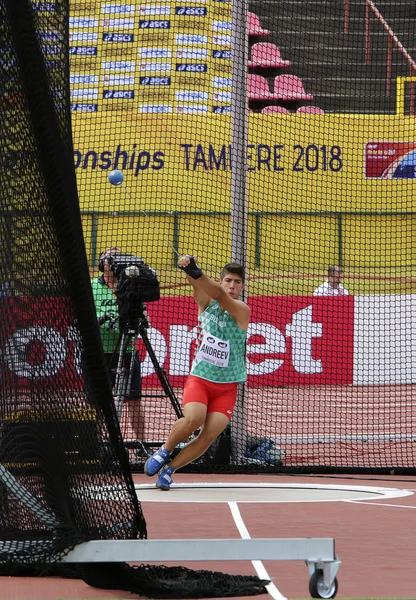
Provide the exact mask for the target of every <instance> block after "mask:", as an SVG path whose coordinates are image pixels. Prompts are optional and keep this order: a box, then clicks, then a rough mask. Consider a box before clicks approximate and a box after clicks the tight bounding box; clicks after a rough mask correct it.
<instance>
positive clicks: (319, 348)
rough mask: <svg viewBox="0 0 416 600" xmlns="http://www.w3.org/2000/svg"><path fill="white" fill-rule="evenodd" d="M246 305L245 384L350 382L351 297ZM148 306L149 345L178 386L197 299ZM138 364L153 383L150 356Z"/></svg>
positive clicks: (261, 300)
mask: <svg viewBox="0 0 416 600" xmlns="http://www.w3.org/2000/svg"><path fill="white" fill-rule="evenodd" d="M161 303H163V304H162V306H161ZM249 304H250V306H251V309H252V319H251V323H250V326H249V329H248V336H247V374H248V383H249V385H251V386H264V385H267V386H292V385H294V386H297V385H328V384H331V385H334V384H349V383H352V381H353V353H354V297H353V296H339V297H336V296H334V297H324V296H322V297H316V298H311V297H304V296H264V297H263V296H258V297H252V298H250V300H249ZM152 309H154V310H152ZM148 310H149V313H150V317H151V323H152V328H151V329H150V330H149V338H150V340H151V343H152V346H153V347H154V350H155V352H156V354H157V355H158V358H159V361H160V363H161V365H162V366H163V367H164V368H165V370H166V372H167V374H168V376H169V378H170V380H171V383H172V385H175V386H176V385H177V386H182V385H183V383H184V381H185V378H186V376H187V374H188V373H189V370H190V366H191V361H192V356H193V352H194V348H195V333H196V323H197V309H196V306H195V303H194V301H193V299H192V298H176V297H173V298H163V299H162V300H160V301H159V302H158V303H157V305H156V306H154V307H153V306H152V304H149V305H148ZM141 352H143V348H141ZM142 367H143V375H144V379H145V381H146V383H147V384H149V383H151V384H153V383H154V384H156V383H157V378H156V376H155V375H154V374H153V367H152V364H151V362H150V361H149V358H148V357H145V358H144V362H143V365H142Z"/></svg>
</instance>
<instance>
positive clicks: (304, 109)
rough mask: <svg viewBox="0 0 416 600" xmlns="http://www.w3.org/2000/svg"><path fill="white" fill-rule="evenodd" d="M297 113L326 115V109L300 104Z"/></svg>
mask: <svg viewBox="0 0 416 600" xmlns="http://www.w3.org/2000/svg"><path fill="white" fill-rule="evenodd" d="M296 114H298V115H301V114H303V115H305V114H309V115H324V114H325V111H324V110H323V109H322V108H319V106H299V108H298V109H297V111H296Z"/></svg>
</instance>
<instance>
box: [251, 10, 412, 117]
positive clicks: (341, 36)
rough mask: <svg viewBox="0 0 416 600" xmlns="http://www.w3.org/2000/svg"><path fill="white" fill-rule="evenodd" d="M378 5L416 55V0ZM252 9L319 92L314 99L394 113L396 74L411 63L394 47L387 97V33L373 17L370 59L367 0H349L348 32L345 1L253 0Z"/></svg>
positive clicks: (329, 107)
mask: <svg viewBox="0 0 416 600" xmlns="http://www.w3.org/2000/svg"><path fill="white" fill-rule="evenodd" d="M376 6H377V7H378V8H379V10H380V11H381V13H382V14H383V15H384V16H385V18H386V20H387V22H388V23H389V25H390V26H391V27H392V29H393V31H394V33H395V34H396V35H397V36H398V38H399V39H400V41H401V42H402V43H403V45H404V47H405V48H406V49H407V51H408V52H409V54H410V55H411V56H413V57H415V59H416V47H415V45H416V40H415V35H414V33H415V21H416V4H415V2H414V0H377V1H376ZM250 10H251V11H253V12H255V13H256V14H257V15H258V16H259V18H260V22H261V25H262V26H263V27H264V28H267V29H269V30H270V35H269V37H268V38H267V41H270V42H273V43H274V44H276V45H277V46H278V47H279V49H280V51H281V53H282V57H283V58H284V59H287V60H290V61H291V63H292V65H291V68H290V70H289V71H290V72H291V73H293V74H295V75H297V76H298V77H300V78H301V79H302V81H303V82H304V85H305V89H306V90H307V92H309V93H312V94H313V95H314V96H315V99H314V101H313V104H316V105H318V106H320V107H321V108H323V109H324V110H325V111H326V112H329V113H330V112H337V111H342V112H345V111H346V112H358V113H359V112H362V113H374V112H380V113H394V112H395V77H397V76H399V75H408V74H409V67H408V65H407V63H406V61H405V60H404V59H402V57H401V55H400V53H399V52H398V51H397V50H396V49H394V50H393V81H392V83H393V88H392V96H391V97H390V98H389V97H387V96H386V58H387V35H386V34H385V33H384V31H383V30H382V27H381V25H380V24H379V23H378V22H377V21H376V20H375V19H372V22H371V32H372V35H371V62H370V63H369V64H367V63H366V62H365V55H364V42H365V37H364V31H365V4H364V0H351V2H350V20H349V32H348V33H344V2H343V0H314V1H313V2H308V1H305V0H285V2H276V0H261V1H260V0H251V2H250ZM251 41H252V40H251ZM255 41H259V40H255ZM258 72H260V71H258ZM281 72H282V71H279V72H278V71H272V70H268V71H267V73H265V75H266V76H268V78H269V81H270V82H271V81H272V79H273V77H274V76H275V75H279V74H280V73H281Z"/></svg>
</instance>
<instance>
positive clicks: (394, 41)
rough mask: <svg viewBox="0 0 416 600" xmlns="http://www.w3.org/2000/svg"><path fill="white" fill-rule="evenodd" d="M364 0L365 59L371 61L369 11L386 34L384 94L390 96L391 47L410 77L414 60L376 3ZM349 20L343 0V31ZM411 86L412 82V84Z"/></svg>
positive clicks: (415, 66)
mask: <svg viewBox="0 0 416 600" xmlns="http://www.w3.org/2000/svg"><path fill="white" fill-rule="evenodd" d="M364 1H365V61H366V62H367V63H370V62H371V31H370V18H371V13H372V14H373V15H374V16H375V17H376V18H377V19H378V21H379V22H380V23H381V25H382V26H383V29H384V30H385V32H386V35H387V38H388V39H387V58H386V95H387V96H388V97H391V93H392V79H393V77H392V64H393V47H394V46H395V47H396V48H397V49H398V50H399V52H400V54H401V55H402V56H403V58H404V60H405V61H406V62H407V64H408V65H409V70H410V77H412V76H413V75H414V74H416V62H415V61H414V60H413V58H412V57H411V56H410V54H409V53H408V51H407V50H406V48H405V47H404V46H403V44H402V43H401V41H400V40H399V38H398V37H397V35H396V34H395V33H394V31H393V30H392V28H391V27H390V25H389V24H388V23H387V21H386V20H385V18H384V17H383V15H382V14H381V13H380V11H379V10H378V8H377V7H376V5H375V4H374V2H373V1H372V0H364ZM349 20H350V2H349V0H344V31H345V33H348V31H349ZM412 86H413V84H412ZM410 99H411V100H410V102H411V104H410V114H411V115H413V114H414V94H413V93H412V94H411V95H410Z"/></svg>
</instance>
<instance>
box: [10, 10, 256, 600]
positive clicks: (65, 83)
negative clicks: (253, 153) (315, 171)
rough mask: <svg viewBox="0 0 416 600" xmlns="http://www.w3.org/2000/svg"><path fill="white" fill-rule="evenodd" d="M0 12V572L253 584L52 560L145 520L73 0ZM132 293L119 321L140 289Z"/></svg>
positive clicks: (177, 584)
mask: <svg viewBox="0 0 416 600" xmlns="http://www.w3.org/2000/svg"><path fill="white" fill-rule="evenodd" d="M0 17H1V25H0V28H1V29H0V31H1V38H0V47H1V52H2V56H1V63H0V67H1V68H0V97H1V102H2V110H1V113H0V114H1V117H0V118H1V137H0V140H1V142H0V143H1V147H0V157H1V171H0V172H1V180H0V186H1V191H0V194H1V236H0V238H1V241H2V244H1V248H2V257H1V258H2V260H1V267H0V283H1V300H0V303H1V320H0V321H1V324H0V343H1V396H0V574H1V575H29V574H30V575H33V574H39V575H48V574H51V575H61V576H63V577H83V578H84V579H85V581H87V582H88V583H90V584H91V585H95V586H97V587H105V588H109V589H117V588H118V589H125V590H130V591H134V592H136V593H141V594H142V595H149V596H151V597H189V592H190V590H192V591H193V597H195V594H196V595H200V594H202V595H203V596H209V595H211V596H212V595H224V596H227V595H241V594H252V593H253V594H257V593H262V592H264V591H265V587H264V586H265V584H266V583H267V582H265V581H262V580H260V579H259V578H257V577H239V576H228V575H225V574H222V573H218V574H216V573H213V572H205V573H201V572H195V573H194V572H192V571H189V570H187V569H185V568H181V567H177V568H173V569H172V570H171V569H170V568H168V567H158V568H155V567H151V566H146V565H143V566H142V567H135V568H134V567H130V566H129V565H127V564H109V565H104V566H103V565H75V566H73V567H71V566H65V567H63V566H62V565H61V566H59V563H60V562H61V561H62V559H63V557H64V556H65V555H66V554H67V553H68V551H69V550H71V549H72V548H73V547H75V546H76V545H77V544H79V543H81V542H83V541H88V540H93V539H94V540H96V539H111V540H121V539H136V538H144V537H146V522H145V519H144V516H143V514H142V512H141V507H140V504H139V502H138V500H137V496H136V493H135V489H134V484H133V481H132V477H131V472H130V469H129V465H128V459H127V455H126V452H125V448H124V445H123V440H122V436H121V432H120V427H119V420H118V416H117V412H116V405H115V403H114V401H113V396H112V393H111V387H110V382H109V377H108V376H107V369H106V363H105V357H104V353H103V349H102V345H101V341H100V336H99V329H98V326H97V320H96V316H95V309H94V299H93V296H92V293H91V285H90V281H89V277H88V265H87V260H86V256H85V246H84V239H83V234H82V226H81V218H80V211H79V203H78V194H77V187H76V180H75V172H74V167H73V158H72V150H73V147H72V133H71V121H70V102H69V43H68V40H69V36H68V23H69V6H68V2H66V1H56V2H51V3H42V2H34V3H32V2H30V1H29V0H2V1H1V2H0ZM140 268H142V266H141V265H140ZM143 271H144V272H143V278H144V279H146V276H147V275H148V280H149V286H148V287H149V288H152V289H155V290H156V292H153V294H154V295H155V294H156V295H158V293H159V286H158V283H157V281H156V282H155V278H154V276H153V274H152V272H151V271H150V270H148V271H146V269H144V268H143ZM120 279H122V278H121V277H120ZM140 281H141V279H140ZM136 287H137V286H136ZM129 290H130V291H128V293H127V292H126V294H127V298H128V300H129V302H130V304H131V306H130V304H129V306H130V308H129V310H128V311H127V312H128V314H127V320H128V321H129V320H130V319H131V318H136V308H135V302H134V298H135V294H136V292H137V289H136V288H135V286H133V285H132V286H131V287H130V288H129ZM138 290H139V292H140V293H142V291H141V286H140V285H139V286H138ZM143 294H144V296H143V298H144V299H145V300H154V299H155V298H154V297H153V296H152V297H151V294H150V293H149V295H148V296H146V295H145V293H144V292H143ZM120 296H122V294H121V293H120ZM195 579H198V580H199V581H200V586H199V591H196V590H194V588H195V585H194V580H195Z"/></svg>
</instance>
